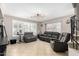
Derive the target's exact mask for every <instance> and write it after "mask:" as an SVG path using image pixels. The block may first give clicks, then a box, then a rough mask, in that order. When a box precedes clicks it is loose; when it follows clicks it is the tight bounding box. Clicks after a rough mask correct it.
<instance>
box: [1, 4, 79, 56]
mask: <svg viewBox="0 0 79 59" xmlns="http://www.w3.org/2000/svg"><path fill="white" fill-rule="evenodd" d="M51 6H52V7H53V8H51ZM78 6H79V4H75V3H0V24H1V26H0V27H1V28H5V29H1V30H2V31H3V32H4V31H5V33H6V34H5V35H4V36H6V38H5V40H4V41H6V42H4V41H1V43H0V45H2V44H3V45H5V46H4V47H3V46H1V49H0V50H1V55H4V56H72V55H75V53H76V54H77V55H79V53H78V52H75V53H73V52H72V51H75V50H76V49H77V48H78V46H76V45H75V43H73V42H72V43H73V44H74V46H75V47H76V48H75V49H74V47H72V48H71V47H70V46H69V45H71V46H73V44H69V42H70V43H71V41H74V39H73V40H71V37H73V35H71V34H72V33H73V30H72V29H73V27H72V26H73V25H72V24H71V23H73V21H72V22H71V20H73V19H74V18H76V17H75V16H74V15H78V13H77V12H78ZM77 17H78V16H77ZM71 25H72V26H71ZM77 26H78V25H77ZM3 32H1V33H3ZM77 34H78V33H76V36H77ZM1 36H3V34H1ZM76 36H75V37H76ZM76 39H77V38H76ZM2 42H3V43H2ZM4 48H5V49H4ZM3 50H6V52H4V51H3ZM76 51H78V50H76Z"/></svg>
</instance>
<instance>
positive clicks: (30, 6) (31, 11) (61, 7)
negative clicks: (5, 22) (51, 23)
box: [2, 3, 74, 22]
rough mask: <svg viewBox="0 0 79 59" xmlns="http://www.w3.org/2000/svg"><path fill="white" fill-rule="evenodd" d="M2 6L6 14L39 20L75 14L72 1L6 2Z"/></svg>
mask: <svg viewBox="0 0 79 59" xmlns="http://www.w3.org/2000/svg"><path fill="white" fill-rule="evenodd" d="M2 6H3V9H4V14H7V15H11V16H16V17H21V18H26V19H28V20H34V21H38V22H42V21H45V20H50V19H54V18H57V17H62V16H66V15H72V14H74V9H73V7H72V4H71V3H5V4H2ZM37 13H38V14H40V16H37V15H36V14H37Z"/></svg>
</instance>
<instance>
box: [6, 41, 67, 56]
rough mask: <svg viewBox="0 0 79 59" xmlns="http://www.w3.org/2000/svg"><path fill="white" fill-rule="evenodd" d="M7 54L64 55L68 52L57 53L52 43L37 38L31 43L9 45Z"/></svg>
mask: <svg viewBox="0 0 79 59" xmlns="http://www.w3.org/2000/svg"><path fill="white" fill-rule="evenodd" d="M6 55H7V56H63V55H67V53H56V52H54V51H53V50H52V48H51V47H50V44H49V43H47V42H43V41H40V40H37V41H35V42H31V43H17V44H13V45H8V46H7V51H6Z"/></svg>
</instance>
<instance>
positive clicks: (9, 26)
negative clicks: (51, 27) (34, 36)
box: [3, 15, 39, 39]
mask: <svg viewBox="0 0 79 59" xmlns="http://www.w3.org/2000/svg"><path fill="white" fill-rule="evenodd" d="M14 19H15V20H20V21H25V22H32V23H37V22H34V21H28V20H27V19H26V20H25V19H21V18H15V17H11V16H7V15H5V16H4V19H3V21H4V26H5V28H6V31H7V35H8V39H11V38H12V20H14ZM38 32H39V28H37V33H38Z"/></svg>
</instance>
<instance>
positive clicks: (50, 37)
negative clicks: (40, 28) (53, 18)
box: [38, 32, 60, 43]
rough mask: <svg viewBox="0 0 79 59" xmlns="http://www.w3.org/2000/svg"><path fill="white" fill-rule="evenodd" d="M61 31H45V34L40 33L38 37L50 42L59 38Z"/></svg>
mask: <svg viewBox="0 0 79 59" xmlns="http://www.w3.org/2000/svg"><path fill="white" fill-rule="evenodd" d="M59 35H60V33H58V32H44V34H39V35H38V38H39V39H40V40H42V41H45V42H49V43H50V40H56V39H58V37H59Z"/></svg>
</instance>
